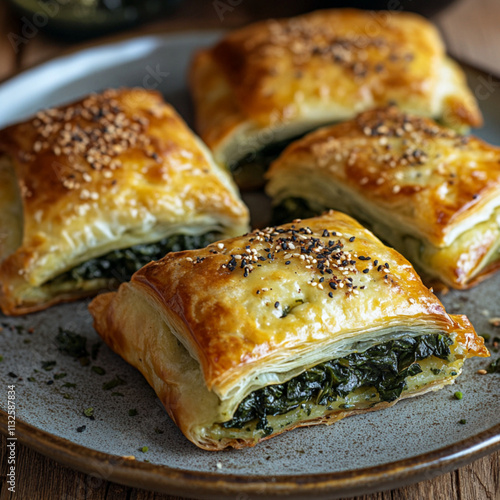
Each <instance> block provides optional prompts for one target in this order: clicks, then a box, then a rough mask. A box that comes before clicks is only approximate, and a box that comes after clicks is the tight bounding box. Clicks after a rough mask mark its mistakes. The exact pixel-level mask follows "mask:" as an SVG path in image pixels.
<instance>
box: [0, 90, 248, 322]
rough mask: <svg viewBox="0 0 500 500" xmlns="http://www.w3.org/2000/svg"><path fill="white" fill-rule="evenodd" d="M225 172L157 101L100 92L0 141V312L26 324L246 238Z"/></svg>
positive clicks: (136, 93) (5, 133) (244, 215)
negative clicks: (210, 246)
mask: <svg viewBox="0 0 500 500" xmlns="http://www.w3.org/2000/svg"><path fill="white" fill-rule="evenodd" d="M247 223H248V212H247V209H246V207H245V206H244V205H243V203H242V202H241V201H240V199H239V196H238V193H237V191H236V189H235V187H234V185H233V184H232V181H231V180H230V179H229V178H228V175H227V174H226V172H225V171H224V169H223V168H222V167H220V166H219V165H217V164H216V163H215V162H214V161H213V160H212V158H211V155H210V152H209V151H208V149H207V148H206V147H205V146H204V145H203V144H202V143H201V141H200V140H199V139H198V138H197V137H196V136H194V134H193V133H192V132H191V131H190V130H189V129H188V128H187V126H186V125H185V123H184V122H183V121H182V119H181V118H180V117H179V116H178V115H177V113H176V112H175V111H174V110H173V109H172V107H171V106H169V105H167V104H165V103H164V102H163V100H162V98H161V96H160V94H158V93H156V92H151V91H146V90H141V89H122V90H108V91H105V92H104V93H102V94H96V95H91V96H89V97H86V98H84V99H83V100H81V101H79V102H76V103H73V104H70V105H67V106H62V107H59V108H55V109H49V110H46V111H41V112H39V113H38V114H37V115H36V116H35V117H33V118H32V119H30V120H28V121H25V122H23V123H20V124H17V125H13V126H10V127H8V128H6V129H4V130H2V131H0V306H1V308H2V310H3V312H4V313H6V314H23V313H27V312H31V311H36V310H39V309H43V308H45V307H47V306H49V305H51V304H55V303H58V302H62V301H67V300H72V299H75V298H78V297H81V296H83V295H89V294H92V293H94V292H96V291H97V290H99V289H102V288H106V287H109V286H114V285H115V284H116V282H117V281H122V280H124V279H127V278H128V277H130V275H131V274H133V272H135V271H136V270H137V269H139V268H140V267H142V265H144V264H145V263H147V262H149V261H150V260H151V259H154V258H160V257H163V255H164V254H165V253H166V251H168V250H171V249H174V250H175V249H177V250H178V249H183V248H185V247H186V246H187V247H188V248H190V247H199V246H203V245H204V244H206V243H207V242H211V241H214V239H218V238H221V237H223V236H224V237H227V236H234V235H237V234H241V233H242V232H244V231H245V230H246V229H247Z"/></svg>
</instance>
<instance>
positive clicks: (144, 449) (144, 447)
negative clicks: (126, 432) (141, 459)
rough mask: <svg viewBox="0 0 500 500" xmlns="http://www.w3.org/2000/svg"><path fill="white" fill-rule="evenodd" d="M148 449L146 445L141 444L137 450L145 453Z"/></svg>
mask: <svg viewBox="0 0 500 500" xmlns="http://www.w3.org/2000/svg"><path fill="white" fill-rule="evenodd" d="M148 450H149V448H148V447H147V446H143V447H142V448H139V451H142V453H146V452H147V451H148Z"/></svg>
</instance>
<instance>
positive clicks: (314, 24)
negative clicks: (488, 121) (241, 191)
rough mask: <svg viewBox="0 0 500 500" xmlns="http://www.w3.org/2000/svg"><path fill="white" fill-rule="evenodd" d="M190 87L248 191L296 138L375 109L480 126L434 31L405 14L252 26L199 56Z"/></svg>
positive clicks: (203, 123) (219, 152) (209, 138)
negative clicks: (393, 106) (391, 108)
mask: <svg viewBox="0 0 500 500" xmlns="http://www.w3.org/2000/svg"><path fill="white" fill-rule="evenodd" d="M190 86H191V91H192V95H193V99H194V103H195V110H196V123H197V129H198V132H199V133H200V135H201V137H202V139H203V140H204V141H205V142H206V143H207V144H208V146H209V147H210V148H211V149H212V151H213V152H214V155H215V158H216V160H218V161H220V162H223V163H226V164H227V165H228V166H229V167H230V168H231V170H233V172H234V173H235V178H236V180H237V182H238V184H240V185H242V186H247V187H248V186H251V185H253V184H255V183H259V182H260V183H262V178H261V177H262V171H263V170H265V168H266V167H267V165H268V164H269V162H270V161H271V160H272V159H274V158H275V157H276V156H277V154H278V153H279V152H280V151H281V150H282V149H283V148H284V146H285V144H286V143H287V142H289V141H290V140H292V139H293V138H297V137H298V136H300V135H302V134H304V133H306V132H310V131H312V130H313V129H315V128H317V127H319V126H322V125H326V124H332V123H334V122H338V121H343V120H347V119H350V118H353V117H354V116H355V115H356V114H357V113H359V112H361V111H365V110H367V109H370V108H373V107H376V106H384V105H387V104H389V103H396V104H397V105H398V106H399V107H400V108H401V109H403V110H405V111H410V112H413V113H417V114H419V115H423V116H428V117H433V118H436V119H439V120H441V121H442V122H443V123H444V124H446V125H448V126H451V127H454V128H456V129H464V128H467V127H468V126H478V125H480V124H481V121H482V119H481V114H480V112H479V110H478V107H477V103H476V100H475V98H474V97H473V95H472V93H471V92H470V91H469V89H468V87H467V84H466V81H465V76H464V74H463V72H462V70H461V69H460V68H459V67H458V65H457V64H456V63H455V62H453V61H452V60H450V59H449V58H448V57H447V56H446V54H445V48H444V45H443V42H442V40H441V37H440V35H439V33H438V31H437V29H436V28H435V27H434V26H433V25H432V24H431V23H430V22H429V21H427V20H426V19H424V18H422V17H420V16H418V15H416V14H410V13H406V12H394V11H393V12H390V13H389V12H386V11H380V12H370V11H361V10H354V9H337V10H324V11H318V12H313V13H309V14H306V15H302V16H299V17H294V18H290V19H281V20H268V21H263V22H258V23H256V24H252V25H250V26H247V27H245V28H242V29H239V30H236V31H233V32H231V33H229V34H228V35H226V36H225V37H224V38H223V39H222V40H221V41H220V42H219V43H217V44H216V45H215V46H214V47H211V48H209V49H206V50H202V51H201V52H199V53H198V54H197V55H196V56H195V58H194V60H193V63H192V67H191V76H190Z"/></svg>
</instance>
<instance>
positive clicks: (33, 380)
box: [27, 377, 36, 382]
mask: <svg viewBox="0 0 500 500" xmlns="http://www.w3.org/2000/svg"><path fill="white" fill-rule="evenodd" d="M27 380H28V382H36V378H35V377H28V379H27Z"/></svg>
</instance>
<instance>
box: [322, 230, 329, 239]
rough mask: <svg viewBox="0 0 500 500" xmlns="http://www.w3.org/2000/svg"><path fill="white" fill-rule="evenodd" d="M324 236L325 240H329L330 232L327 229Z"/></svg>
mask: <svg viewBox="0 0 500 500" xmlns="http://www.w3.org/2000/svg"><path fill="white" fill-rule="evenodd" d="M323 236H324V237H325V238H328V236H330V233H329V232H328V231H327V230H326V229H325V230H324V231H323Z"/></svg>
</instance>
